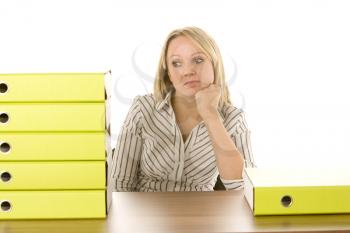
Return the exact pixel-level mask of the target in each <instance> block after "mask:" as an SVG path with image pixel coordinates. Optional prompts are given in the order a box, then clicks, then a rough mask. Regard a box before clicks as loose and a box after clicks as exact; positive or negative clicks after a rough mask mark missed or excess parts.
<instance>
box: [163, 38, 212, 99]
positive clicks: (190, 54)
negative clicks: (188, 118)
mask: <svg viewBox="0 0 350 233" xmlns="http://www.w3.org/2000/svg"><path fill="white" fill-rule="evenodd" d="M166 59H167V67H168V75H169V77H170V81H171V82H172V84H173V86H174V87H175V90H176V94H177V95H180V96H184V97H194V95H195V94H196V93H197V92H198V91H199V90H201V89H203V88H205V87H207V86H209V84H211V83H213V82H214V70H213V66H212V64H211V61H210V59H209V57H207V56H206V55H205V53H204V52H203V51H202V50H201V49H200V48H199V47H198V46H197V45H196V44H195V43H194V42H193V41H192V40H191V39H189V38H187V37H185V36H179V37H176V38H175V39H173V40H172V41H170V43H169V46H168V51H167V58H166Z"/></svg>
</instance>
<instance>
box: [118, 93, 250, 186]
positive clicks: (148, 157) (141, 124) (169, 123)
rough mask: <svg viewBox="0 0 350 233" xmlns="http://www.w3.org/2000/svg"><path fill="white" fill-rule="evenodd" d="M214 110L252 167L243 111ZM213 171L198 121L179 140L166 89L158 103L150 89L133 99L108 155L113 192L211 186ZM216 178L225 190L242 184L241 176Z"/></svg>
mask: <svg viewBox="0 0 350 233" xmlns="http://www.w3.org/2000/svg"><path fill="white" fill-rule="evenodd" d="M219 112H220V115H221V118H222V121H223V124H224V126H225V128H226V129H227V131H228V133H229V134H230V136H231V138H232V140H233V141H234V143H235V145H236V147H237V149H238V150H239V151H240V152H241V154H242V156H243V158H244V161H245V166H246V167H252V166H254V162H253V156H252V149H251V146H250V131H249V130H248V128H247V124H246V121H245V117H244V113H243V111H242V110H241V109H238V108H236V107H234V106H232V105H231V106H226V107H224V108H223V109H222V110H221V111H219ZM218 174H219V172H218V168H217V165H216V159H215V154H214V150H213V147H212V145H211V140H210V137H209V134H208V130H207V128H206V126H205V124H204V122H203V121H202V122H200V123H199V124H198V125H196V126H195V127H194V128H193V129H192V131H191V133H190V134H189V135H188V137H187V139H186V141H183V138H182V135H181V132H180V129H179V127H178V126H177V123H176V119H175V113H174V111H173V109H172V105H171V92H169V93H168V95H167V96H166V98H164V100H163V101H161V102H159V103H156V102H155V99H154V96H153V94H148V95H144V96H137V97H136V98H135V99H134V101H133V103H132V106H131V108H130V110H129V112H128V114H127V116H126V119H125V121H124V123H123V126H122V127H121V130H120V133H119V135H118V138H117V144H116V149H115V151H114V154H113V164H112V180H113V182H115V190H116V191H142V192H148V191H149V192H154V191H212V190H213V187H214V185H215V183H216V180H217V177H218ZM222 182H223V184H224V185H225V187H226V189H238V188H241V187H242V186H243V181H242V180H222Z"/></svg>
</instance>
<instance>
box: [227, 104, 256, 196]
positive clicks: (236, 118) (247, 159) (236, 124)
mask: <svg viewBox="0 0 350 233" xmlns="http://www.w3.org/2000/svg"><path fill="white" fill-rule="evenodd" d="M226 119H227V120H228V121H227V123H226V125H227V129H228V133H229V134H230V136H231V138H232V140H233V142H234V143H235V145H236V147H237V149H238V151H239V152H240V153H241V155H242V157H243V159H244V166H245V167H255V163H254V159H253V153H252V148H251V142H250V130H249V129H248V126H247V122H246V119H245V114H244V112H243V111H242V110H241V109H237V108H236V109H234V110H231V111H230V112H229V114H228V116H227V117H226ZM220 179H221V181H222V183H223V184H224V186H225V187H226V189H227V190H233V189H242V188H243V186H244V182H243V179H237V180H224V179H222V178H220Z"/></svg>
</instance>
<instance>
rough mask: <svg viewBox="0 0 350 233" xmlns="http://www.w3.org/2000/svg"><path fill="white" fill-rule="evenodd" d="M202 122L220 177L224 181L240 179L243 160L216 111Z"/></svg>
mask: <svg viewBox="0 0 350 233" xmlns="http://www.w3.org/2000/svg"><path fill="white" fill-rule="evenodd" d="M203 120H204V123H205V125H206V127H207V129H208V132H209V136H210V139H211V143H212V146H213V149H214V152H215V156H216V162H217V165H218V169H219V173H220V177H221V178H222V179H224V180H237V179H242V171H243V167H244V159H243V156H242V155H241V153H240V152H239V150H238V149H237V147H236V145H235V144H234V142H233V141H232V139H231V137H230V135H229V133H228V132H227V130H226V128H225V126H224V124H223V122H222V120H221V118H220V114H219V112H217V111H213V112H212V113H211V114H210V115H207V117H206V118H205V119H203Z"/></svg>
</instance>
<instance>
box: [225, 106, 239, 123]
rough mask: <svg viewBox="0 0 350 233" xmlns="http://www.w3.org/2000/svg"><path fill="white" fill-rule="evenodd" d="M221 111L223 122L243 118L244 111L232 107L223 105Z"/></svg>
mask: <svg viewBox="0 0 350 233" xmlns="http://www.w3.org/2000/svg"><path fill="white" fill-rule="evenodd" d="M221 111H222V115H223V118H224V120H225V121H237V120H239V119H242V118H244V110H243V109H241V108H237V107H236V106H233V105H224V106H223V107H222V109H221Z"/></svg>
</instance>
